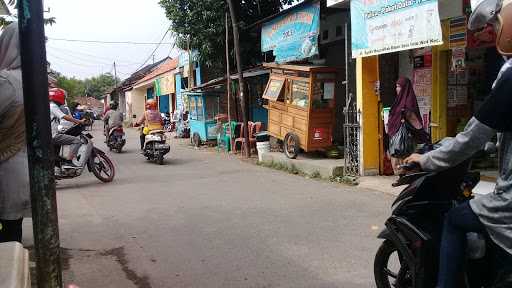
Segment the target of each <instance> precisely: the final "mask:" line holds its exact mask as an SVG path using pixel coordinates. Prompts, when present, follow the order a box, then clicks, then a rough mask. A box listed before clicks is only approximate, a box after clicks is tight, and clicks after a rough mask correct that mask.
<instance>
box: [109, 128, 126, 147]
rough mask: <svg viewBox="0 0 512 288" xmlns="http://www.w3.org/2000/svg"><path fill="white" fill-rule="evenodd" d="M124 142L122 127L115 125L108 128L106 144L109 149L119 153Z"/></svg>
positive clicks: (124, 136)
mask: <svg viewBox="0 0 512 288" xmlns="http://www.w3.org/2000/svg"><path fill="white" fill-rule="evenodd" d="M125 144H126V135H125V133H124V129H123V127H117V128H112V129H110V132H109V134H108V140H107V146H108V148H109V149H110V151H112V150H113V151H116V152H117V153H121V152H122V150H123V147H124V145H125Z"/></svg>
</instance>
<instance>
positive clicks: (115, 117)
mask: <svg viewBox="0 0 512 288" xmlns="http://www.w3.org/2000/svg"><path fill="white" fill-rule="evenodd" d="M117 108H118V104H117V103H116V102H114V103H112V104H110V110H108V111H107V113H105V116H104V117H103V122H104V128H105V136H106V139H107V141H108V136H109V134H110V131H111V130H112V129H114V128H119V127H123V120H124V117H123V113H122V112H120V111H117Z"/></svg>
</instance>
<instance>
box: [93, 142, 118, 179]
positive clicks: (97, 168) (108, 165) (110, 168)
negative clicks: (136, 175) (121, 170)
mask: <svg viewBox="0 0 512 288" xmlns="http://www.w3.org/2000/svg"><path fill="white" fill-rule="evenodd" d="M89 161H90V162H89V166H90V168H91V171H92V174H94V176H96V178H98V180H100V181H101V182H104V183H109V182H112V181H113V180H114V176H115V174H116V172H115V167H114V163H112V161H111V160H110V159H109V158H108V157H107V155H105V153H103V152H101V151H99V150H98V151H94V152H93V154H92V155H91V159H90V160H89Z"/></svg>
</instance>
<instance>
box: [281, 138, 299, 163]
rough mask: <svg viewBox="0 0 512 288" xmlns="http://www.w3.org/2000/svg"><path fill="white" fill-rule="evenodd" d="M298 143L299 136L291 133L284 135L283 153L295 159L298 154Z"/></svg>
mask: <svg viewBox="0 0 512 288" xmlns="http://www.w3.org/2000/svg"><path fill="white" fill-rule="evenodd" d="M299 150H300V143H299V137H298V136H297V135H295V134H293V133H288V134H286V136H285V137H284V154H285V155H286V157H288V158H290V159H295V158H297V156H298V155H299Z"/></svg>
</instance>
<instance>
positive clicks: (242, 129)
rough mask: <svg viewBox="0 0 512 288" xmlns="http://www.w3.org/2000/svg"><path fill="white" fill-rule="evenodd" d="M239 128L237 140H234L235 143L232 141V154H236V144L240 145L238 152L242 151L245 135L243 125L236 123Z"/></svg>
mask: <svg viewBox="0 0 512 288" xmlns="http://www.w3.org/2000/svg"><path fill="white" fill-rule="evenodd" d="M238 126H240V135H239V137H238V138H235V141H234V145H233V152H235V153H237V152H238V148H237V147H238V146H237V144H238V143H240V145H241V146H240V150H243V149H244V142H245V138H244V134H245V125H244V123H238V124H237V127H238Z"/></svg>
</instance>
